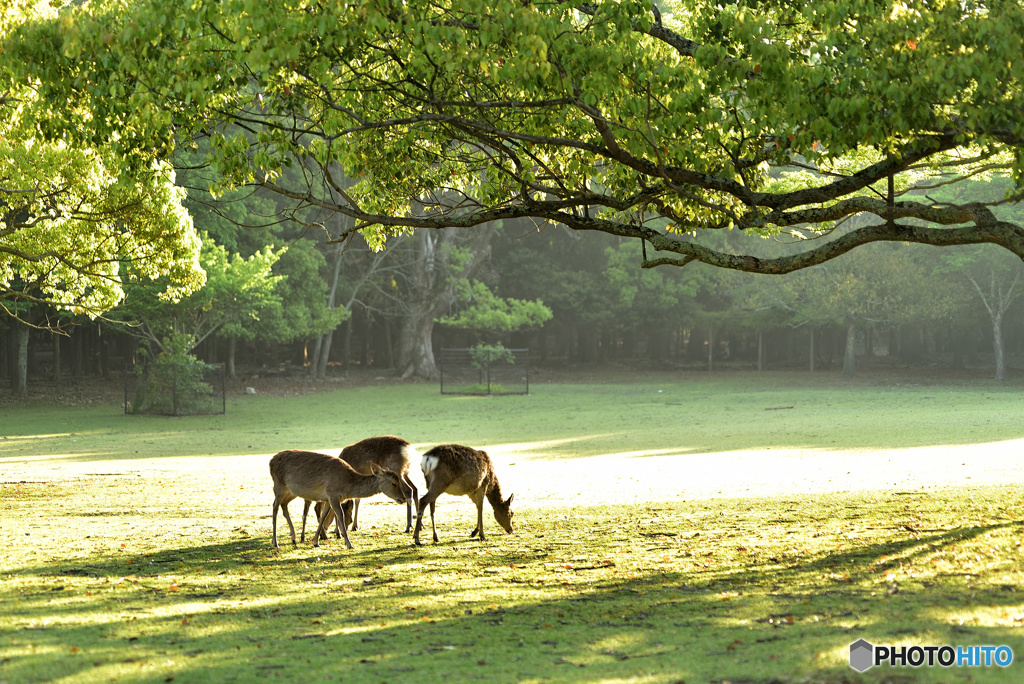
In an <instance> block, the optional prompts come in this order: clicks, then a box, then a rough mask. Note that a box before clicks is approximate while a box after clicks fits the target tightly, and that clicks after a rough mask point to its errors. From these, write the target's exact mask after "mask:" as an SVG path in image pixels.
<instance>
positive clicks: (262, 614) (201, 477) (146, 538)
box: [0, 374, 1024, 684]
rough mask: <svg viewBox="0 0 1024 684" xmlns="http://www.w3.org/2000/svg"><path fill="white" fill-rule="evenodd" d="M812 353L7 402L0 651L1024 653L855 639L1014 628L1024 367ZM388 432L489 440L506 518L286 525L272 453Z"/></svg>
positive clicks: (786, 674) (226, 665)
mask: <svg viewBox="0 0 1024 684" xmlns="http://www.w3.org/2000/svg"><path fill="white" fill-rule="evenodd" d="M807 378H809V376H806V375H798V374H797V375H784V374H756V375H755V374H742V375H741V374H735V375H734V376H717V377H716V376H711V375H706V374H677V375H674V376H671V377H668V376H666V377H660V378H659V377H644V378H640V379H637V380H634V381H631V382H615V383H609V382H605V383H600V382H593V383H582V384H579V383H577V384H539V385H533V386H531V394H530V395H529V396H522V397H515V396H510V397H448V396H445V397H442V396H440V395H438V393H437V389H436V387H435V386H431V385H426V384H412V385H382V386H360V387H350V388H346V387H341V388H339V389H337V390H335V391H326V392H316V393H312V394H307V395H303V396H293V397H287V398H281V397H270V396H259V395H257V396H247V395H242V396H237V397H231V398H230V399H229V402H228V412H227V415H224V416H209V417H195V418H176V419H175V418H148V417H145V416H124V415H122V413H121V410H120V407H119V406H116V405H112V404H93V405H87V406H53V405H48V404H42V403H35V404H32V405H17V404H6V405H4V406H3V408H2V411H3V428H2V430H3V434H2V439H0V473H2V476H0V481H2V482H3V484H2V485H0V487H2V488H0V498H2V502H3V516H2V517H0V531H2V532H3V534H4V536H5V537H6V539H7V540H8V543H7V544H5V546H4V551H3V552H2V558H0V682H9V683H14V682H35V681H57V682H69V683H70V682H76V683H77V682H101V681H103V682H105V681H111V680H116V681H139V682H142V681H147V682H148V681H153V682H164V681H180V682H203V681H210V682H217V681H251V680H253V679H254V678H257V677H259V678H267V679H270V680H277V681H303V682H305V681H325V680H327V681H337V680H343V681H353V680H356V681H370V682H405V681H434V680H437V679H439V678H441V677H448V678H454V679H456V680H463V679H476V680H480V681H497V682H545V681H556V682H560V681H566V682H576V681H579V682H597V681H600V682H617V681H635V682H688V683H690V684H693V683H694V682H709V681H713V682H720V681H731V682H770V681H780V682H804V681H820V682H881V681H897V682H910V681H923V682H950V681H954V682H959V681H963V682H1007V681H1019V680H1020V671H1021V670H1020V668H1021V665H1020V663H1019V662H1014V663H1013V664H1012V665H1011V666H1010V667H1009V668H1000V667H987V668H985V667H954V668H948V669H947V668H941V667H934V668H927V667H923V668H909V667H906V668H889V667H885V666H880V667H875V668H872V669H870V670H868V671H867V672H865V673H863V674H858V673H857V672H856V671H854V670H853V669H851V668H850V667H849V665H848V653H849V645H850V644H851V643H852V642H854V641H856V640H857V639H860V638H864V639H866V640H868V641H869V642H872V643H874V644H888V645H945V644H950V645H954V646H957V645H963V646H968V645H1004V644H1005V645H1007V646H1009V647H1011V648H1012V649H1013V651H1014V653H1015V654H1016V655H1017V659H1018V660H1019V659H1021V658H1024V624H1022V621H1024V599H1022V594H1021V589H1022V584H1024V577H1022V567H1024V548H1022V541H1024V535H1022V532H1024V524H1022V516H1021V510H1022V501H1024V487H1022V484H1024V465H1021V464H1020V463H1019V461H1020V459H1019V453H1020V446H1021V445H1022V444H1024V441H1021V440H1022V439H1024V426H1022V425H1021V422H1020V416H1021V415H1022V409H1024V406H1022V403H1024V397H1022V395H1021V393H1020V392H1019V388H1017V387H1007V386H999V385H995V384H992V383H987V382H975V383H962V384H958V385H956V386H953V385H949V386H947V385H935V384H931V385H913V386H905V385H903V386H897V385H890V384H870V383H866V384H854V383H843V382H839V381H835V382H833V381H828V382H821V381H820V380H819V379H815V381H814V382H809V381H808V379H807ZM385 433H393V434H399V435H401V436H403V437H405V438H406V439H409V440H410V441H412V442H413V443H415V444H416V445H417V447H418V448H421V449H424V448H427V447H429V446H430V445H432V444H437V443H441V442H461V443H466V444H470V445H472V446H475V447H479V448H485V449H487V450H488V451H490V452H491V454H492V456H493V457H494V460H495V463H496V466H497V470H498V475H499V477H500V478H501V480H502V484H503V489H504V490H505V491H506V492H507V493H513V492H514V493H515V504H514V509H515V510H516V511H517V513H516V518H515V523H516V532H515V534H513V535H504V534H502V533H501V531H500V529H499V528H498V526H497V524H496V523H495V522H494V520H493V518H492V517H491V516H490V511H489V510H485V525H486V526H487V527H486V529H487V532H488V539H487V541H485V542H478V541H470V540H469V539H468V538H467V535H468V532H469V530H470V529H471V528H472V527H473V525H474V523H475V520H474V519H475V510H474V509H473V507H472V504H471V503H470V502H469V500H468V499H467V498H465V497H462V498H459V499H456V498H453V497H449V496H442V497H441V499H440V500H439V502H438V507H437V516H438V533H439V535H440V538H441V541H440V543H438V544H433V543H430V542H429V533H428V534H427V535H425V536H424V539H426V540H428V543H427V544H425V545H424V546H423V547H419V548H417V547H414V546H412V545H411V543H410V537H409V535H406V534H404V533H403V532H402V529H404V523H405V509H404V506H398V505H397V504H393V503H391V502H387V501H385V500H384V499H383V498H376V499H372V500H369V501H367V502H366V503H365V504H364V506H363V507H362V510H361V512H360V522H361V529H360V531H358V532H353V533H351V537H352V541H353V544H354V545H355V549H353V550H347V549H345V548H344V545H343V544H342V543H340V542H338V541H337V540H335V539H333V537H332V538H331V540H329V541H327V542H325V543H324V544H323V545H321V547H320V548H319V549H314V548H312V547H311V546H309V544H304V545H299V546H298V547H292V546H291V544H290V543H288V541H287V525H286V524H284V523H283V521H282V520H279V526H280V525H283V531H284V533H283V535H282V547H281V551H280V552H279V553H278V552H274V551H273V550H272V549H271V548H270V508H271V507H270V504H271V500H272V495H271V487H270V477H269V474H268V472H267V460H268V459H269V456H270V455H271V454H273V453H274V452H276V451H278V450H280V449H285V448H305V449H314V450H324V451H332V450H335V451H336V450H337V449H340V447H341V446H344V445H345V444H348V443H351V442H353V441H356V440H358V439H361V438H362V437H366V436H370V435H373V434H385ZM415 476H416V477H417V479H419V477H418V473H415ZM291 508H292V513H293V517H294V518H295V519H296V520H297V519H298V517H299V516H300V514H301V506H299V505H298V504H297V503H293V504H292V506H291ZM279 529H280V527H279Z"/></svg>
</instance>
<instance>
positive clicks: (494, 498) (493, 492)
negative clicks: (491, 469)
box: [487, 475, 505, 508]
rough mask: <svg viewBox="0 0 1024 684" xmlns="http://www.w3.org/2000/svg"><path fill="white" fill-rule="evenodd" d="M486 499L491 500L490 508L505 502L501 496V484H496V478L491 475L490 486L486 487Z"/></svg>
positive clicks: (497, 506)
mask: <svg viewBox="0 0 1024 684" xmlns="http://www.w3.org/2000/svg"><path fill="white" fill-rule="evenodd" d="M487 500H488V501H490V502H491V507H492V508H499V507H501V506H503V505H504V504H505V500H504V499H503V498H502V496H501V485H500V484H498V478H496V477H494V476H493V475H492V476H491V483H490V486H488V487H487Z"/></svg>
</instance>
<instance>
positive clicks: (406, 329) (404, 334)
mask: <svg viewBox="0 0 1024 684" xmlns="http://www.w3.org/2000/svg"><path fill="white" fill-rule="evenodd" d="M496 229H497V225H496V224H485V225H484V226H481V227H479V228H476V229H474V231H473V232H472V234H471V237H470V238H468V239H467V240H466V241H465V242H464V243H462V244H461V245H460V247H462V248H464V249H465V251H466V252H468V253H469V255H470V257H469V259H468V260H466V261H465V263H463V264H462V266H461V268H459V269H456V268H455V267H453V265H451V264H450V263H449V260H450V258H451V256H452V255H451V249H452V248H453V247H455V244H456V240H457V239H458V237H459V235H460V233H459V231H458V229H456V228H446V229H443V230H419V231H416V232H415V233H414V234H413V236H412V243H413V259H412V261H411V263H410V264H409V265H408V268H407V269H406V278H407V281H408V287H409V291H408V294H407V296H406V310H405V312H404V315H403V317H402V322H401V324H400V327H399V342H398V363H397V367H398V372H399V375H400V376H401V377H402V378H410V377H413V376H416V377H421V378H427V379H431V380H433V379H435V378H437V377H439V373H438V370H437V363H436V361H435V360H434V349H433V344H432V335H433V331H434V321H435V319H437V318H438V317H439V316H442V315H444V314H446V313H448V312H449V311H451V309H452V307H453V305H454V304H455V296H456V295H455V288H454V287H452V282H453V279H455V278H465V279H470V278H473V277H475V276H476V274H477V273H478V272H479V271H480V269H481V267H482V266H483V265H484V264H485V263H487V261H488V260H489V259H490V256H491V245H490V241H491V237H492V236H493V235H494V231H495V230H496Z"/></svg>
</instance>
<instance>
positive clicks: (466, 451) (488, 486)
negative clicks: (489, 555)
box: [412, 444, 512, 546]
mask: <svg viewBox="0 0 1024 684" xmlns="http://www.w3.org/2000/svg"><path fill="white" fill-rule="evenodd" d="M420 468H421V469H422V470H423V477H424V478H425V479H426V481H427V493H426V494H424V495H423V497H422V498H421V499H420V502H419V506H418V507H417V515H416V529H415V531H414V532H413V535H412V539H413V543H415V544H416V545H417V546H420V545H421V544H420V530H421V529H422V528H423V511H425V510H426V508H427V506H429V507H430V528H431V530H432V531H433V533H434V542H435V543H437V541H438V538H437V527H436V526H435V525H434V503H435V502H436V501H437V497H439V496H440V495H441V494H444V493H448V494H451V495H453V496H463V495H465V496H468V497H469V498H470V499H472V500H473V503H475V504H476V528H475V529H474V530H473V531H472V532H470V533H469V536H470V538H471V539H472V538H473V537H476V536H479V538H480V541H485V540H486V537H485V536H484V497H486V498H487V500H488V501H489V502H490V503H491V508H492V509H493V510H494V519H495V520H497V521H498V524H499V525H501V527H502V528H503V529H504V530H505V532H507V533H508V534H512V511H511V510H510V507H511V505H512V495H509V497H508V499H502V498H501V486H500V485H499V484H498V477H497V476H496V475H495V474H494V464H493V463H491V457H490V456H488V455H487V452H486V451H480V450H478V449H473V448H472V447H467V446H462V445H461V444H442V445H440V446H436V447H434V448H433V449H431V450H429V451H427V452H426V453H425V454H423V458H422V459H421V460H420Z"/></svg>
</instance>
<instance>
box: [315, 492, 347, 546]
mask: <svg viewBox="0 0 1024 684" xmlns="http://www.w3.org/2000/svg"><path fill="white" fill-rule="evenodd" d="M328 503H330V504H331V510H332V511H334V515H335V517H336V518H338V526H339V527H341V534H342V536H344V537H345V546H347V547H348V548H350V549H351V548H352V542H351V541H349V538H348V520H347V519H346V518H345V509H344V508H343V507H342V505H341V500H340V499H339V497H337V496H336V497H334V498H333V499H330V500H329V501H328ZM325 517H326V516H325ZM321 526H322V523H321Z"/></svg>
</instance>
